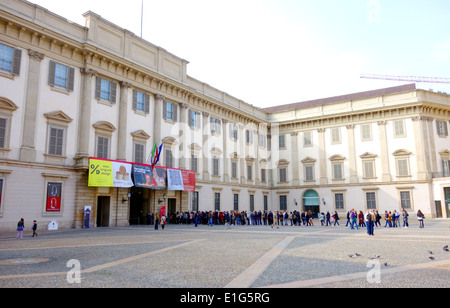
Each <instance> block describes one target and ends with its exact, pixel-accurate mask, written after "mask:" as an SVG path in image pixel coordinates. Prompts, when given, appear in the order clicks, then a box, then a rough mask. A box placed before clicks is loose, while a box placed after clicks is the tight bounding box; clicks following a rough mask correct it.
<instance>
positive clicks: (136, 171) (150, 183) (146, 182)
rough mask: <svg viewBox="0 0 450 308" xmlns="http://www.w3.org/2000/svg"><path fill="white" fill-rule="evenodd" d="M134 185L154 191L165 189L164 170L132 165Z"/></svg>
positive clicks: (165, 174)
mask: <svg viewBox="0 0 450 308" xmlns="http://www.w3.org/2000/svg"><path fill="white" fill-rule="evenodd" d="M133 177H134V185H135V186H136V187H143V188H149V189H155V190H165V189H166V177H167V173H166V169H163V168H159V167H154V168H153V172H152V168H151V167H150V166H143V165H133Z"/></svg>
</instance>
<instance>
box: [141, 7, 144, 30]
mask: <svg viewBox="0 0 450 308" xmlns="http://www.w3.org/2000/svg"><path fill="white" fill-rule="evenodd" d="M143 22H144V0H142V3H141V38H142V24H143Z"/></svg>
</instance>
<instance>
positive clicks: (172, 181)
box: [167, 169, 184, 191]
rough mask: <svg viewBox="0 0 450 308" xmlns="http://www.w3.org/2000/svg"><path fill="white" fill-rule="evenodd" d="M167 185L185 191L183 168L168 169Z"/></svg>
mask: <svg viewBox="0 0 450 308" xmlns="http://www.w3.org/2000/svg"><path fill="white" fill-rule="evenodd" d="M167 187H168V189H169V190H181V191H184V185H183V176H182V175H181V170H176V169H167Z"/></svg>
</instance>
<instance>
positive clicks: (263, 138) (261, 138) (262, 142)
mask: <svg viewBox="0 0 450 308" xmlns="http://www.w3.org/2000/svg"><path fill="white" fill-rule="evenodd" d="M258 139H259V146H260V147H263V148H265V147H267V136H266V135H263V134H259V135H258Z"/></svg>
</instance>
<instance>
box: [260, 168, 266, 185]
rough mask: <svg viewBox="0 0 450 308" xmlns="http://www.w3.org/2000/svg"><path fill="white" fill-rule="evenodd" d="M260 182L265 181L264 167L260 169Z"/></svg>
mask: <svg viewBox="0 0 450 308" xmlns="http://www.w3.org/2000/svg"><path fill="white" fill-rule="evenodd" d="M261 182H263V183H265V182H266V169H261Z"/></svg>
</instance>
